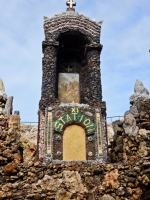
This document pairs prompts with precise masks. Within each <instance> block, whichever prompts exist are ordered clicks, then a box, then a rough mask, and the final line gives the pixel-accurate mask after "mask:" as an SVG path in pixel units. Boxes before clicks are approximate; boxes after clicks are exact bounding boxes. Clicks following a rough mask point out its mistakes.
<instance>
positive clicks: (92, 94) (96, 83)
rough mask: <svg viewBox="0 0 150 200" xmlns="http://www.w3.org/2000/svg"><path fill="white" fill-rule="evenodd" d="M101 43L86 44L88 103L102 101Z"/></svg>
mask: <svg viewBox="0 0 150 200" xmlns="http://www.w3.org/2000/svg"><path fill="white" fill-rule="evenodd" d="M101 50H102V45H101V44H90V45H87V46H86V58H87V71H86V73H87V74H88V75H87V77H86V79H87V80H86V82H87V83H88V89H87V91H88V94H87V95H88V97H87V98H88V99H89V103H90V104H93V105H99V104H100V102H101V101H102V87H101V73H100V52H101Z"/></svg>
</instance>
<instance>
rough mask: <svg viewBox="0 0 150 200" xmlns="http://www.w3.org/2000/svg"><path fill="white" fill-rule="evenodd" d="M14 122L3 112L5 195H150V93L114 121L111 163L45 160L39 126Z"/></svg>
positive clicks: (130, 199)
mask: <svg viewBox="0 0 150 200" xmlns="http://www.w3.org/2000/svg"><path fill="white" fill-rule="evenodd" d="M11 119H12V118H11ZM3 121H5V123H2V122H3ZM8 124H9V117H7V116H5V115H4V114H3V113H2V112H1V113H0V200H30V199H31V200H49V199H50V200H54V199H56V200H69V199H74V200H149V199H150V99H149V98H147V99H146V98H144V97H139V98H137V99H136V101H134V103H133V104H132V106H131V107H130V110H129V111H127V112H126V113H125V115H124V119H123V120H118V121H115V122H113V123H112V124H109V126H108V138H109V160H108V161H107V164H100V163H99V162H88V161H87V162H84V163H83V162H64V161H62V162H61V161H59V162H56V161H55V162H53V163H44V162H40V161H39V160H38V159H37V158H36V157H35V150H36V144H35V142H36V140H37V127H36V126H30V125H24V124H22V125H21V126H20V130H18V129H16V126H12V127H10V126H8ZM11 124H12V121H11ZM9 127H10V128H9ZM17 127H18V126H17Z"/></svg>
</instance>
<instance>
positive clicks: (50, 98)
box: [40, 41, 59, 111]
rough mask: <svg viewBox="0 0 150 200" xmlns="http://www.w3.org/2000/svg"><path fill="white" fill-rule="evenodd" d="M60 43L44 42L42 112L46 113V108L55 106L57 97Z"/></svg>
mask: <svg viewBox="0 0 150 200" xmlns="http://www.w3.org/2000/svg"><path fill="white" fill-rule="evenodd" d="M58 45H59V43H58V42H49V41H44V42H43V53H44V57H43V60H42V65H43V76H42V97H41V101H40V110H42V111H44V110H45V107H46V106H49V105H51V104H53V103H54V102H55V101H56V97H57V66H56V62H57V47H58Z"/></svg>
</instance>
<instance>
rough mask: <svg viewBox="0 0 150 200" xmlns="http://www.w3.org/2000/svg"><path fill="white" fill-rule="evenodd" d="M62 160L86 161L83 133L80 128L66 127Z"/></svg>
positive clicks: (76, 126)
mask: <svg viewBox="0 0 150 200" xmlns="http://www.w3.org/2000/svg"><path fill="white" fill-rule="evenodd" d="M63 160H68V161H69V160H86V142H85V131H84V129H83V128H82V127H81V126H78V125H71V126H68V127H67V128H66V129H65V131H64V135H63Z"/></svg>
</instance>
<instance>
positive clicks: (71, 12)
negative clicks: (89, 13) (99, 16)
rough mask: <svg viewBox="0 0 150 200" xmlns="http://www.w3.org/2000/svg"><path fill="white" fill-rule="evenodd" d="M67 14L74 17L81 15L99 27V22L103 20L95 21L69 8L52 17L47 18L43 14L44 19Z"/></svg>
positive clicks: (47, 18)
mask: <svg viewBox="0 0 150 200" xmlns="http://www.w3.org/2000/svg"><path fill="white" fill-rule="evenodd" d="M67 16H74V17H81V18H82V19H86V20H89V21H91V22H92V23H94V24H95V25H97V26H99V27H101V24H102V22H103V20H102V21H99V22H96V21H95V20H93V19H91V18H89V17H86V16H85V15H83V14H81V13H79V12H75V11H72V10H69V11H66V12H61V13H58V14H55V15H54V16H53V17H51V18H49V17H47V16H44V21H47V20H48V21H49V20H53V19H54V18H58V17H62V18H63V17H67Z"/></svg>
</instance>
